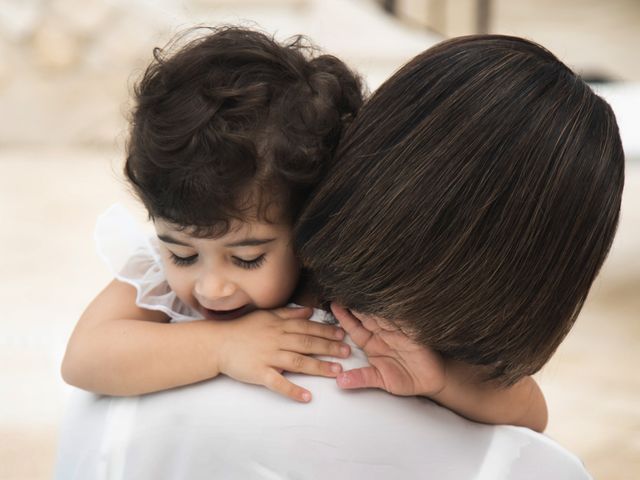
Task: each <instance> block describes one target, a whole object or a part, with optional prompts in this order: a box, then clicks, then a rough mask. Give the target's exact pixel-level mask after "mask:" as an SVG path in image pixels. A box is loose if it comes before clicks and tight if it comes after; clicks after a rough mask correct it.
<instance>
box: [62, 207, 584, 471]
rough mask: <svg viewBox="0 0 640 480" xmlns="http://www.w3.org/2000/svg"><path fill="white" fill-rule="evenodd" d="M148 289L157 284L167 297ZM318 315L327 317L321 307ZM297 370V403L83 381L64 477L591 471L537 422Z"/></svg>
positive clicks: (66, 437)
mask: <svg viewBox="0 0 640 480" xmlns="http://www.w3.org/2000/svg"><path fill="white" fill-rule="evenodd" d="M116 213H117V215H115V216H114V215H110V216H107V217H106V218H110V219H111V220H113V222H115V223H113V222H112V223H110V224H109V223H104V222H102V220H104V217H103V219H102V220H101V222H102V223H100V224H99V225H101V227H100V226H99V228H98V237H101V236H102V233H100V228H102V227H104V228H106V226H107V225H111V227H110V228H116V230H112V231H120V232H122V231H127V232H128V233H131V234H130V235H128V238H129V239H130V247H129V248H123V249H121V250H123V251H126V250H131V251H133V252H134V254H135V256H137V257H139V258H140V259H142V258H147V260H148V263H147V264H145V265H147V266H148V269H147V276H143V277H142V278H146V279H149V278H151V274H150V273H148V272H149V271H150V270H153V272H154V275H155V274H156V273H157V272H158V271H157V270H156V269H157V268H158V267H157V265H158V264H157V261H156V263H155V264H152V263H153V262H151V260H149V258H155V259H156V260H157V251H156V257H153V252H154V249H153V246H151V247H149V243H148V241H147V240H146V236H144V235H142V237H141V236H140V235H138V234H139V232H138V233H135V234H134V233H133V232H137V229H136V228H135V223H130V222H129V220H126V221H125V220H124V219H125V218H127V217H126V215H125V216H124V217H123V216H122V213H123V212H122V211H118V209H116ZM111 214H113V212H111ZM118 218H119V219H120V220H118ZM117 222H123V223H120V224H119V225H116V223H117ZM103 233H104V232H103ZM141 240H142V241H141ZM145 242H146V243H145ZM99 243H100V242H99ZM104 245H105V244H104V242H103V243H102V246H101V247H100V248H101V250H102V254H103V255H105V252H106V250H105V249H104ZM145 245H146V246H145ZM110 248H112V250H110V251H111V253H109V254H108V255H105V256H107V257H110V258H112V259H113V258H119V257H118V256H112V253H113V252H115V251H116V243H113V244H112V245H111V246H110ZM145 251H146V252H147V253H143V252H145ZM130 253H131V252H130ZM124 263H125V264H126V265H132V264H138V265H142V264H143V263H144V262H143V261H142V260H140V262H138V263H136V262H133V263H132V262H124ZM112 266H113V267H114V268H116V269H117V267H118V266H117V265H114V264H112ZM160 268H161V267H160ZM160 271H161V270H160ZM123 272H128V273H127V274H126V275H124V274H123ZM131 272H132V270H131V269H130V270H128V271H125V270H121V271H117V273H118V275H119V277H118V278H120V279H125V280H123V281H128V282H133V281H134V280H133V278H134V277H135V276H132V275H131ZM138 278H140V276H139V275H138ZM158 278H159V277H158ZM134 283H135V282H134ZM165 283H166V282H165ZM132 284H133V283H132ZM145 285H146V286H150V284H145ZM136 288H139V287H136ZM141 292H142V293H141ZM149 292H157V293H158V295H159V296H161V297H162V299H163V300H162V301H160V300H158V298H156V297H154V295H153V294H151V293H149ZM138 293H139V294H138V301H139V302H141V303H140V304H143V305H150V306H149V307H148V308H154V309H157V310H162V311H165V312H167V313H168V314H169V315H174V314H175V313H179V315H180V317H179V320H189V319H195V318H194V317H195V315H193V312H189V311H187V310H184V309H183V307H180V306H177V304H176V302H175V299H174V298H172V297H171V295H170V292H167V291H165V290H163V289H160V288H157V289H156V290H154V289H153V288H151V289H145V288H142V287H141V286H140V288H139V290H138ZM165 309H166V310H165ZM315 318H316V319H317V320H320V321H322V320H324V319H325V318H326V317H322V314H320V313H318V312H316V314H315ZM349 343H350V344H351V347H352V352H353V353H352V355H351V357H350V358H349V359H346V360H340V362H341V363H342V365H343V367H344V368H345V369H350V368H357V367H360V366H364V365H366V364H367V360H366V356H365V355H364V353H363V352H362V351H361V350H360V349H358V348H357V347H356V346H355V345H354V344H353V343H352V342H349ZM288 377H289V378H290V379H291V380H292V381H293V382H295V383H298V384H300V385H302V386H303V387H305V388H308V389H309V390H310V391H311V392H312V393H313V395H314V398H313V400H312V402H311V403H309V404H299V403H296V402H293V401H291V400H288V399H286V398H283V397H280V396H278V395H276V394H274V393H272V392H270V391H268V390H267V389H265V388H264V387H259V386H255V385H247V384H243V383H239V382H236V381H234V380H231V379H229V378H227V377H225V376H219V377H217V378H215V379H213V380H210V381H206V382H202V383H199V384H195V385H190V386H187V387H182V388H177V389H173V390H169V391H165V392H159V393H154V394H149V395H143V396H139V397H107V396H98V395H94V394H91V393H87V392H83V391H80V390H76V389H74V391H73V394H72V395H71V401H70V402H69V405H68V411H67V415H66V418H65V420H64V422H63V425H62V428H61V434H60V442H59V450H58V461H57V466H56V475H55V478H56V479H57V480H75V479H77V480H81V479H82V480H85V479H91V480H119V479H132V480H133V479H135V480H164V479H166V480H170V479H185V480H187V479H188V480H200V479H202V480H205V479H207V480H208V479H265V480H267V479H268V480H273V479H345V480H347V479H349V480H353V479H356V480H357V479H367V480H369V479H371V480H377V479H380V480H382V479H393V480H396V479H407V480H410V479H424V478H428V479H437V480H439V479H453V480H456V479H477V480H500V479H513V480H520V479H540V478H543V479H545V480H546V479H562V480H574V479H575V480H578V479H589V478H591V477H590V476H589V474H588V473H587V472H586V470H585V469H584V467H583V465H582V464H581V462H580V461H579V460H578V459H577V458H576V457H575V456H574V455H572V454H571V453H569V452H568V451H566V450H564V449H563V448H562V447H560V446H559V445H558V444H556V443H555V442H553V441H552V440H551V439H549V438H548V437H546V436H544V435H540V434H537V433H535V432H533V431H531V430H528V429H525V428H521V427H512V426H488V425H482V424H478V423H474V422H470V421H468V420H465V419H463V418H461V417H459V416H457V415H456V414H454V413H452V412H450V411H449V410H446V409H444V408H441V407H439V406H438V405H436V404H434V403H433V402H431V401H429V400H427V399H425V398H420V397H397V396H393V395H390V394H388V393H386V392H383V391H379V390H359V391H344V390H341V389H340V388H338V387H337V385H336V384H335V381H334V380H333V379H328V378H322V377H311V376H305V375H299V374H288Z"/></svg>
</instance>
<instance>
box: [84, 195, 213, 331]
mask: <svg viewBox="0 0 640 480" xmlns="http://www.w3.org/2000/svg"><path fill="white" fill-rule="evenodd" d="M94 234H95V241H96V248H97V251H98V255H99V256H100V257H101V258H102V259H103V260H104V262H105V263H106V264H107V266H108V267H109V269H110V270H111V272H112V273H113V276H114V277H115V278H116V279H118V280H120V281H121V282H125V283H128V284H129V285H132V286H133V287H134V288H135V289H136V292H137V294H136V305H138V306H139V307H141V308H145V309H148V310H158V311H160V312H163V313H165V314H166V315H168V316H169V317H170V318H171V321H172V322H184V321H190V320H201V319H202V316H201V315H200V314H199V313H198V312H196V311H195V310H193V309H192V308H191V307H189V306H188V305H186V304H184V303H183V302H182V301H180V299H179V298H178V297H177V296H176V294H175V293H174V292H173V291H172V290H171V288H170V287H169V284H168V283H167V280H166V276H165V273H164V269H163V267H162V261H161V259H160V251H159V247H158V244H157V243H156V242H157V241H156V240H155V239H154V238H153V237H150V236H149V235H147V234H146V233H145V232H144V231H143V229H142V228H141V227H140V225H139V224H138V223H137V222H136V220H135V219H134V218H133V216H132V215H131V214H130V213H129V212H128V211H127V209H126V208H124V207H123V206H122V205H120V204H116V205H113V206H112V207H111V208H109V209H108V210H107V211H106V212H104V213H103V214H102V215H100V216H99V217H98V221H97V223H96V229H95V233H94Z"/></svg>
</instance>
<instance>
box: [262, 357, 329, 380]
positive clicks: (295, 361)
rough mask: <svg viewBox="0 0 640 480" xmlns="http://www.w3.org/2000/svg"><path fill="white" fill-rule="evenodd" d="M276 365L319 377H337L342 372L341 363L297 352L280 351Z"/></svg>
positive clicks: (290, 370)
mask: <svg viewBox="0 0 640 480" xmlns="http://www.w3.org/2000/svg"><path fill="white" fill-rule="evenodd" d="M274 367H276V368H282V369H284V370H286V371H287V372H295V373H304V374H306V375H315V376H318V377H335V376H336V375H338V374H339V373H340V372H342V365H340V364H339V363H335V362H326V361H324V360H318V359H317V358H313V357H308V356H306V355H301V354H299V353H295V352H280V354H279V355H278V358H277V361H276V362H275V363H274Z"/></svg>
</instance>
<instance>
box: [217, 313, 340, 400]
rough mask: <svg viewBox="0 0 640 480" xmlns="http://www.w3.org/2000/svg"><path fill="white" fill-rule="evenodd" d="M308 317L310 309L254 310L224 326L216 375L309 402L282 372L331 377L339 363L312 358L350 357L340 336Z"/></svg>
mask: <svg viewBox="0 0 640 480" xmlns="http://www.w3.org/2000/svg"><path fill="white" fill-rule="evenodd" d="M312 312H313V310H312V309H310V308H280V309H278V310H272V311H265V310H258V311H255V312H253V313H251V314H249V315H247V316H246V317H243V318H239V319H237V320H233V321H230V322H228V324H227V327H228V328H226V329H225V331H224V338H223V340H222V347H221V349H220V351H219V357H218V359H219V360H218V368H219V369H220V373H224V374H225V375H227V376H229V377H231V378H234V379H236V380H239V381H241V382H245V383H253V384H256V385H264V386H265V387H267V388H268V389H269V390H272V391H274V392H276V393H279V394H281V395H284V396H286V397H289V398H291V399H293V400H297V401H299V402H308V401H309V400H311V393H310V392H309V391H307V390H305V389H304V388H302V387H299V386H298V385H295V384H293V383H292V382H290V381H289V380H287V379H286V378H285V377H284V376H283V375H282V372H283V371H287V372H298V373H306V374H308V375H319V376H323V377H335V376H336V375H338V374H339V373H340V372H341V371H342V366H341V365H340V364H339V363H334V362H326V361H322V360H318V359H316V358H313V357H311V356H310V355H330V356H333V357H342V358H345V357H348V356H349V355H350V353H351V352H350V349H349V346H348V345H347V344H345V343H342V342H341V341H340V340H342V339H343V338H344V336H345V333H344V331H343V330H342V329H341V328H339V327H336V326H333V325H325V324H322V323H318V322H312V321H310V320H308V319H309V317H310V316H311V314H312Z"/></svg>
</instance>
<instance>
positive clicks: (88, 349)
mask: <svg viewBox="0 0 640 480" xmlns="http://www.w3.org/2000/svg"><path fill="white" fill-rule="evenodd" d="M135 297H136V291H135V289H134V288H133V287H132V286H130V285H128V284H126V283H122V282H119V281H116V280H114V281H113V282H111V283H110V284H109V285H108V286H107V287H106V288H105V289H104V290H103V291H102V292H101V293H100V294H99V295H98V296H97V297H96V298H95V299H94V300H93V302H92V303H91V304H90V305H89V307H88V308H87V310H86V311H85V312H84V313H83V315H82V317H81V318H80V320H79V321H78V324H77V325H76V328H75V330H74V332H73V334H72V335H71V338H70V340H69V343H68V345H67V351H66V354H65V358H64V360H63V363H62V376H63V378H64V380H65V381H66V382H67V383H70V384H71V385H74V386H77V387H79V388H82V389H85V390H90V391H93V392H96V393H101V394H107V395H138V394H143V393H150V392H155V391H159V390H166V389H169V388H173V387H178V386H181V385H188V384H191V383H196V382H199V381H202V380H206V379H209V378H213V377H215V376H217V375H218V374H220V373H224V374H227V375H229V376H231V377H233V378H236V379H238V380H240V381H243V382H247V383H255V384H259V385H264V386H266V387H267V388H269V389H271V390H273V391H276V392H278V393H280V394H282V395H285V396H288V397H290V398H293V399H295V400H299V401H308V398H307V395H308V394H309V392H307V391H306V390H304V389H302V388H301V387H299V386H297V385H294V384H293V383H291V382H289V381H288V380H287V379H286V378H285V377H284V376H282V374H281V372H282V371H295V372H301V373H306V374H310V375H322V376H331V377H335V376H336V375H337V374H338V373H339V372H340V369H339V368H338V370H337V371H336V370H332V367H333V368H336V366H337V367H339V365H338V364H335V363H332V362H324V361H320V360H317V359H315V358H312V357H309V356H307V355H311V354H318V355H331V356H334V357H345V356H348V354H349V352H348V347H347V346H346V345H345V344H343V343H342V342H340V341H338V340H340V339H342V338H343V337H344V332H343V331H342V330H341V329H339V328H336V327H334V326H329V325H324V324H320V323H317V322H311V321H309V320H307V319H308V317H309V316H310V315H311V309H287V308H284V309H279V310H278V311H277V314H276V313H274V312H271V311H257V312H253V313H251V314H249V315H247V316H245V317H243V318H239V319H236V320H233V321H228V322H218V321H212V320H199V321H193V322H183V323H168V318H167V317H166V316H165V315H164V314H162V313H160V312H156V311H151V310H145V309H142V308H139V307H138V306H137V305H136V304H135ZM343 347H347V351H346V354H345V353H344V351H341V348H343Z"/></svg>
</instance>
